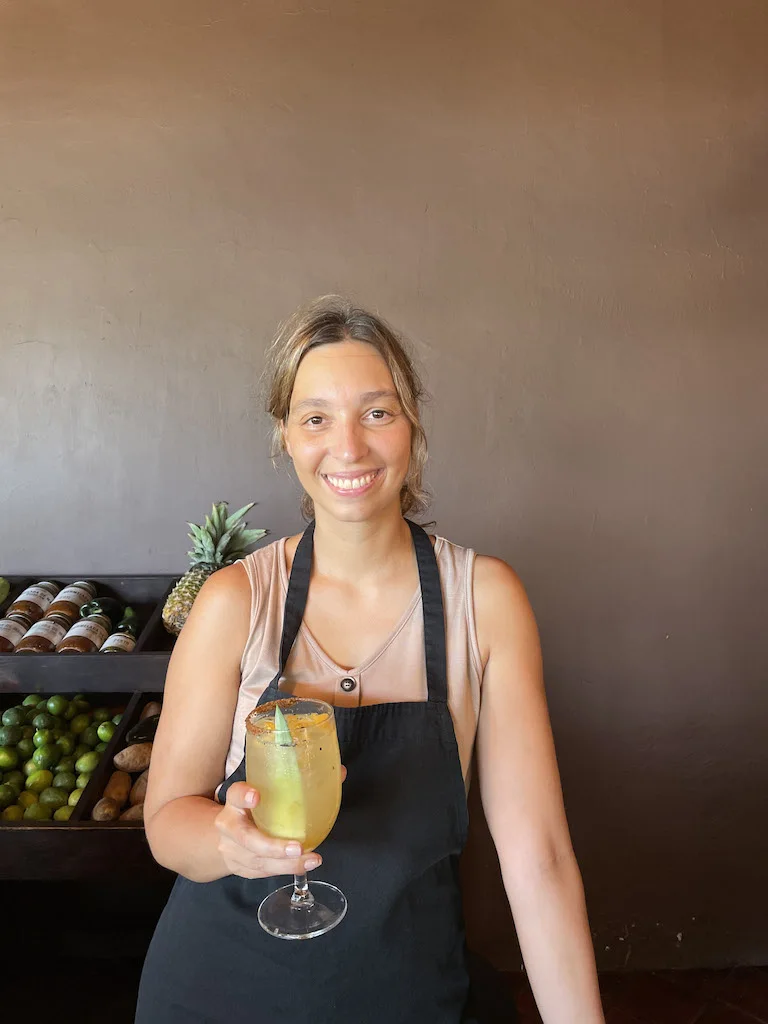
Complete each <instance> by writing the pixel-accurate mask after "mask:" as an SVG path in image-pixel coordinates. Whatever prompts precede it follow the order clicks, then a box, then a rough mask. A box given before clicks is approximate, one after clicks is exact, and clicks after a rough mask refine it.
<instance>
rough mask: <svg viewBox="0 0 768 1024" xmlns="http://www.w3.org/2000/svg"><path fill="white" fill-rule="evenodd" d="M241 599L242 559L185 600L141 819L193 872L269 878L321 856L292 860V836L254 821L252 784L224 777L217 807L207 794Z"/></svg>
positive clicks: (235, 652) (165, 856) (242, 613)
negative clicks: (226, 782) (222, 800)
mask: <svg viewBox="0 0 768 1024" xmlns="http://www.w3.org/2000/svg"><path fill="white" fill-rule="evenodd" d="M250 606H251V595H250V584H249V583H248V578H247V576H246V574H245V572H244V570H243V568H242V566H239V565H237V564H235V565H232V566H229V567H228V568H226V569H220V570H219V571H218V572H216V573H214V574H213V576H211V577H210V578H209V579H208V580H207V581H206V583H205V585H204V586H203V588H202V590H201V591H200V593H199V594H198V596H197V599H196V600H195V603H194V604H193V606H192V611H191V613H190V616H189V618H188V619H187V622H186V624H185V626H184V629H183V630H182V631H181V634H180V636H179V638H178V640H177V641H176V645H175V647H174V650H173V654H172V656H171V661H170V664H169V666H168V674H167V677H166V682H165V692H164V695H163V712H162V714H161V716H160V722H159V724H158V728H157V735H156V736H155V742H154V746H153V748H152V760H151V762H150V768H149V783H148V786H147V796H146V800H145V803H144V821H145V827H146V831H147V839H148V841H149V845H150V847H151V849H152V853H153V855H154V857H155V859H156V860H157V861H158V862H159V863H160V864H162V865H163V866H164V867H167V868H170V869H171V870H172V871H176V872H178V873H179V874H180V875H184V876H185V877H186V878H190V879H192V881H195V882H209V881H213V880H214V879H216V878H222V877H223V876H224V875H230V874H237V875H241V876H242V877H244V878H269V877H272V876H273V875H281V874H292V873H293V872H294V870H296V871H298V872H302V871H304V870H305V869H306V870H310V869H311V868H312V867H317V865H318V864H320V862H321V859H320V857H319V855H318V854H315V853H312V854H308V855H307V856H306V858H304V857H302V858H301V859H300V863H299V862H298V861H297V860H296V859H295V858H296V856H297V855H298V854H300V853H301V847H300V846H299V845H298V844H295V843H289V844H286V842H285V840H279V839H272V838H271V837H270V836H266V835H264V833H262V832H260V831H259V829H257V828H256V825H255V824H254V822H253V818H252V817H251V814H250V810H249V808H250V807H252V806H254V803H255V801H256V800H258V794H257V793H256V791H255V790H254V789H253V788H252V787H250V786H247V785H246V784H245V783H237V784H235V785H234V786H231V787H230V789H229V791H228V793H227V803H226V805H225V806H224V807H222V806H221V804H219V803H218V802H217V801H216V800H214V790H215V788H216V786H217V785H218V784H219V783H220V782H221V780H222V779H223V777H224V763H225V760H226V756H227V751H228V749H229V743H230V738H231V734H232V720H233V717H234V713H235V706H236V704H237V695H238V690H239V686H240V661H241V658H242V653H243V650H244V648H245V644H246V641H247V639H248V632H249V628H250ZM289 851H290V853H289ZM289 856H290V857H292V858H293V859H288V858H289Z"/></svg>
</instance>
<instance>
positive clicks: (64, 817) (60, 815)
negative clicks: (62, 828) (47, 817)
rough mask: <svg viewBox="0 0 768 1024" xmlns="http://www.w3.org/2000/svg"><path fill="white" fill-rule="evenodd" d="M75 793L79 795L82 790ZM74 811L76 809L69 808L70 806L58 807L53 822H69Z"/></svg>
mask: <svg viewBox="0 0 768 1024" xmlns="http://www.w3.org/2000/svg"><path fill="white" fill-rule="evenodd" d="M75 792H76V793H79V792H80V790H79V789H77V790H75ZM74 809H75V808H74V807H69V806H68V805H65V806H64V807H58V808H57V809H56V810H55V811H54V812H53V820H54V821H69V819H70V818H71V816H72V811H74Z"/></svg>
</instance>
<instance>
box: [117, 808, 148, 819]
mask: <svg viewBox="0 0 768 1024" xmlns="http://www.w3.org/2000/svg"><path fill="white" fill-rule="evenodd" d="M120 821H144V804H134V806H133V807H129V808H128V810H127V811H123V813H122V814H121V815H120Z"/></svg>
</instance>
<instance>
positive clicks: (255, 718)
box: [245, 697, 347, 939]
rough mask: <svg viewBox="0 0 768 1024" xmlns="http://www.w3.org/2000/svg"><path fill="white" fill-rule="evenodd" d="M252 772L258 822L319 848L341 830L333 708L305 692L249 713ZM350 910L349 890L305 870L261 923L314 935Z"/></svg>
mask: <svg viewBox="0 0 768 1024" xmlns="http://www.w3.org/2000/svg"><path fill="white" fill-rule="evenodd" d="M245 771H246V779H247V781H248V784H249V785H251V786H253V787H254V789H256V790H258V792H259V802H258V804H257V805H256V807H254V808H253V810H252V811H251V813H252V815H253V820H254V822H255V823H256V825H257V827H258V828H259V829H261V831H262V832H265V833H267V835H270V836H275V837H276V838H279V839H285V840H286V841H288V840H291V839H293V840H296V842H298V843H300V844H301V847H302V850H303V852H304V853H309V852H310V851H311V850H314V849H315V848H316V847H317V846H319V845H320V843H322V842H323V840H324V839H325V838H326V836H327V835H328V833H329V832H330V831H331V829H332V828H333V823H334V822H335V821H336V816H337V815H338V813H339V807H340V805H341V759H340V756H339V741H338V737H337V735H336V721H335V719H334V715H333V708H332V707H331V705H330V704H326V703H325V701H320V700H311V699H308V698H301V697H290V698H286V699H284V700H278V701H271V702H270V703H269V704H263V705H261V706H259V707H256V708H254V710H253V711H252V712H251V713H250V714H249V715H248V717H247V719H246V741H245ZM346 910H347V903H346V900H345V898H344V895H343V893H341V892H340V891H339V890H338V889H337V888H336V887H335V886H332V885H329V884H328V883H326V882H313V883H312V890H311V891H310V889H309V886H308V885H307V880H306V876H305V875H297V876H295V878H294V884H293V885H288V886H284V887H283V888H282V889H278V890H277V891H276V892H273V893H271V894H270V895H269V896H267V897H266V899H265V900H263V901H262V903H261V906H260V907H259V914H258V917H259V923H260V924H261V926H262V927H263V928H264V929H265V930H266V931H268V932H269V933H270V934H271V935H275V936H277V937H278V938H284V939H308V938H314V937H315V936H317V935H322V934H323V933H324V932H327V931H330V929H331V928H333V927H334V926H335V925H337V924H338V923H339V921H341V919H342V918H343V917H344V914H345V913H346Z"/></svg>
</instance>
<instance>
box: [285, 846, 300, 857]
mask: <svg viewBox="0 0 768 1024" xmlns="http://www.w3.org/2000/svg"><path fill="white" fill-rule="evenodd" d="M285 855H286V857H300V856H301V847H300V846H299V844H298V843H288V845H287V846H286V848H285Z"/></svg>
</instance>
